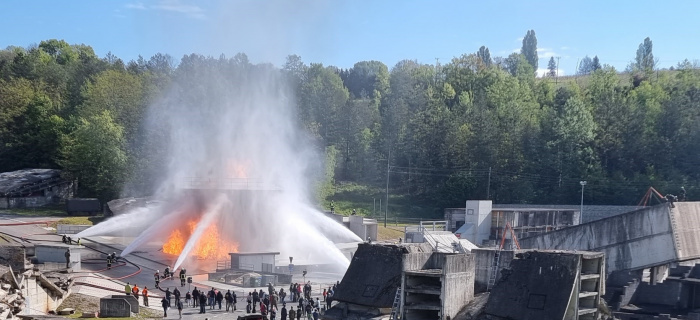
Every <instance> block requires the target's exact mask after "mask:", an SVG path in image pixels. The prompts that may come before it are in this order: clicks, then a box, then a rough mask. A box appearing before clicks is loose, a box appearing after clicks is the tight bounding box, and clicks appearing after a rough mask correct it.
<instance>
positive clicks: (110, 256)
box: [107, 254, 112, 270]
mask: <svg viewBox="0 0 700 320" xmlns="http://www.w3.org/2000/svg"><path fill="white" fill-rule="evenodd" d="M109 269H112V255H111V254H108V255H107V270H109Z"/></svg>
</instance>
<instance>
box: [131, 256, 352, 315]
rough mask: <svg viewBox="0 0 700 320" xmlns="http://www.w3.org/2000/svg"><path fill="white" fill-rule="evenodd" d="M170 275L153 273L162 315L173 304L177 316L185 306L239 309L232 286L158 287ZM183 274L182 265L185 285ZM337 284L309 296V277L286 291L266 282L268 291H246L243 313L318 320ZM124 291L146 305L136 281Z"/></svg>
mask: <svg viewBox="0 0 700 320" xmlns="http://www.w3.org/2000/svg"><path fill="white" fill-rule="evenodd" d="M173 276H174V275H173V273H171V272H170V270H169V268H166V270H165V275H164V276H161V275H160V273H159V272H158V271H156V273H155V274H154V279H155V281H156V288H158V289H160V290H161V291H163V292H164V294H163V298H162V299H161V301H160V302H161V306H162V307H163V313H164V316H165V317H167V316H168V309H170V308H172V307H175V308H177V310H178V314H179V317H180V319H181V318H182V310H183V308H185V307H194V308H199V314H205V313H206V311H207V307H208V309H209V310H214V309H216V308H217V307H218V310H222V308H223V306H225V309H226V311H229V310H230V311H231V312H233V311H236V310H238V308H237V303H238V296H237V295H236V293H235V292H233V291H231V290H227V291H226V292H225V293H224V292H222V291H220V290H218V289H216V288H211V290H209V291H205V290H199V289H197V287H194V290H192V292H190V291H187V292H186V293H185V294H184V296H183V295H182V292H181V291H180V290H179V289H178V288H177V287H176V288H174V289H173V290H172V291H171V290H170V288H166V289H165V290H163V289H162V288H160V280H161V279H165V278H172V277H173ZM185 277H186V271H185V270H184V269H183V270H182V271H181V272H180V284H181V286H184V282H185V281H184V279H185ZM337 286H338V283H337V282H336V283H335V284H334V285H333V286H330V287H328V288H327V289H323V292H322V297H316V298H315V299H314V298H313V297H312V296H311V295H312V294H311V293H312V287H311V282H310V281H309V282H307V283H305V284H304V285H300V284H299V283H292V284H290V286H289V289H288V291H285V289H284V288H282V289H279V291H278V290H276V289H275V287H274V286H273V285H272V284H271V283H268V284H267V292H265V291H264V290H263V289H260V290H259V291H256V290H254V291H251V292H248V295H247V297H246V304H247V305H246V309H245V311H246V313H258V312H259V313H260V314H262V315H265V316H268V317H269V319H272V320H275V319H276V318H277V315H278V314H279V315H280V318H279V319H281V320H301V319H302V318H303V319H306V320H318V319H319V316H320V313H321V311H322V310H327V309H329V308H330V307H331V304H332V302H333V296H334V294H335V293H336V291H337V289H338V287H337ZM124 293H125V294H126V295H133V296H134V297H136V299H137V300H138V299H139V297H142V298H143V305H144V306H146V307H148V298H149V291H148V287H144V288H143V289H139V287H138V286H137V285H136V284H134V285H133V286H132V285H131V284H130V283H128V282H127V283H126V285H125V286H124ZM173 299H174V303H173ZM288 302H289V303H290V306H289V309H287V303H288ZM222 305H223V306H222ZM295 307H296V309H295Z"/></svg>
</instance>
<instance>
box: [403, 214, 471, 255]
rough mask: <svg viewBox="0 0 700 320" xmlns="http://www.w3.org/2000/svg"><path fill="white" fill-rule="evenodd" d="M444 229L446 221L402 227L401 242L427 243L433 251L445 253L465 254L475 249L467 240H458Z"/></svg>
mask: <svg viewBox="0 0 700 320" xmlns="http://www.w3.org/2000/svg"><path fill="white" fill-rule="evenodd" d="M446 229H447V221H430V222H425V221H421V222H420V224H419V225H417V226H406V227H404V239H403V242H405V243H427V244H429V245H430V247H432V248H433V250H434V251H438V252H445V253H455V252H460V253H465V252H470V251H471V250H472V249H475V248H477V246H476V245H474V244H473V243H471V242H470V241H469V240H466V239H459V238H458V237H457V236H456V235H455V234H454V233H452V232H450V231H446Z"/></svg>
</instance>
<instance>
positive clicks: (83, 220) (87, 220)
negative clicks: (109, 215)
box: [49, 216, 105, 228]
mask: <svg viewBox="0 0 700 320" xmlns="http://www.w3.org/2000/svg"><path fill="white" fill-rule="evenodd" d="M104 219H105V217H103V216H89V217H65V218H63V219H61V220H57V221H54V222H52V223H49V226H50V227H53V228H56V226H57V225H59V224H79V225H88V226H92V225H96V224H98V223H100V222H102V221H103V220H104Z"/></svg>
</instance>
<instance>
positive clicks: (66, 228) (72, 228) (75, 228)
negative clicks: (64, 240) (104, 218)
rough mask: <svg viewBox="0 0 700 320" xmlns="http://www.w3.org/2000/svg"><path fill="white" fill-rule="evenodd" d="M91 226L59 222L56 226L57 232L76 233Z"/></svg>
mask: <svg viewBox="0 0 700 320" xmlns="http://www.w3.org/2000/svg"><path fill="white" fill-rule="evenodd" d="M90 227H92V226H89V225H81V224H59V225H57V226H56V233H57V234H76V233H79V232H81V231H83V230H86V229H88V228H90Z"/></svg>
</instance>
